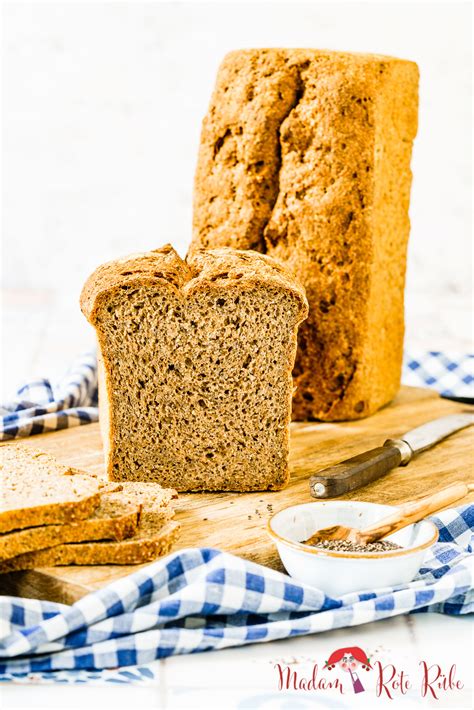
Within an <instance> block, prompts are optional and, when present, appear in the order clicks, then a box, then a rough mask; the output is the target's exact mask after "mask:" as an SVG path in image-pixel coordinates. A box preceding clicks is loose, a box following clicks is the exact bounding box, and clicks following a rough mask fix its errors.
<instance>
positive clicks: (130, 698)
mask: <svg viewBox="0 0 474 710" xmlns="http://www.w3.org/2000/svg"><path fill="white" fill-rule="evenodd" d="M3 326H4V327H3V337H4V342H8V344H9V345H8V348H4V351H3V358H4V362H3V395H2V396H6V395H7V396H11V395H12V394H13V392H14V389H15V387H16V385H17V384H18V381H19V380H21V379H23V378H24V377H31V376H33V377H34V376H44V375H47V376H51V377H53V378H54V377H57V376H60V375H61V374H63V371H64V368H65V366H67V365H68V363H69V362H70V361H71V359H73V358H74V356H75V355H76V354H77V353H78V352H81V351H82V350H85V349H88V348H90V347H91V345H92V344H93V340H92V333H91V331H90V330H89V328H88V327H87V325H85V324H84V321H83V318H82V316H81V314H80V313H79V311H78V309H75V308H73V307H72V306H71V304H70V303H69V302H68V301H67V300H65V301H63V302H59V303H58V302H57V301H56V300H54V299H51V297H50V294H49V293H48V292H47V291H29V290H28V291H14V292H7V293H6V294H5V298H4V309H3ZM472 642H473V626H472V619H470V618H453V617H447V616H442V615H439V614H415V615H408V616H399V617H396V618H394V619H390V620H386V621H380V622H377V623H372V624H367V625H363V626H359V627H355V628H351V629H341V630H337V631H331V632H325V633H321V634H317V635H312V636H306V637H302V638H293V639H288V640H283V641H275V642H271V643H262V644H254V645H250V646H245V647H240V648H235V649H228V650H224V651H218V652H208V653H201V654H195V655H191V656H179V657H173V658H168V659H165V660H162V661H159V662H157V663H156V665H157V668H158V673H157V680H156V681H154V682H153V684H150V685H143V686H138V685H120V686H116V685H113V684H107V685H101V686H99V685H90V686H84V685H80V686H72V685H71V686H66V685H36V684H35V685H21V684H3V685H2V686H0V708H1V709H2V710H9V709H10V708H12V709H13V708H15V709H18V708H29V709H33V708H48V709H51V710H52V709H53V708H61V709H62V710H65V709H66V708H91V710H92V709H93V708H96V707H99V706H103V705H104V704H107V706H108V707H113V708H114V710H121V709H122V708H124V709H125V708H126V709H127V710H129V709H130V708H131V707H137V708H160V709H161V708H163V709H167V710H168V709H171V708H173V709H174V708H190V709H194V708H196V709H197V708H206V709H207V708H219V709H221V708H222V710H231V709H232V708H236V709H239V710H250V709H251V710H253V709H254V708H262V709H263V710H274V709H275V710H276V709H282V710H283V709H284V710H293V708H294V709H295V710H299V709H301V710H303V709H304V708H310V707H321V708H324V707H330V708H345V707H362V708H364V709H365V710H371V708H372V707H373V708H376V707H383V706H384V705H385V706H387V707H391V708H398V707H403V708H405V707H407V708H409V707H418V706H426V707H436V708H471V707H472V667H473V652H472ZM345 646H360V647H361V648H363V649H364V651H365V652H366V653H367V654H368V655H369V656H371V657H372V659H373V660H377V659H378V660H380V661H381V662H382V663H384V664H387V663H393V664H395V665H396V666H397V668H399V669H400V668H403V669H405V670H406V671H407V672H409V674H410V677H412V678H413V681H414V687H413V689H412V690H411V691H410V692H409V693H408V694H407V695H404V696H402V695H399V694H398V695H396V696H395V697H394V699H393V700H388V699H385V700H384V699H383V698H377V697H375V691H374V684H375V677H376V673H375V672H374V671H372V672H369V673H366V672H365V671H360V672H359V675H361V674H363V675H361V679H362V680H363V682H364V686H365V687H366V692H365V693H360V695H354V694H353V693H352V688H350V687H347V693H346V694H345V695H344V696H339V695H336V694H334V693H331V692H329V691H318V692H309V691H296V692H295V691H279V690H278V673H277V670H276V669H275V664H276V663H281V664H283V665H286V664H291V668H297V669H298V672H300V673H301V674H303V673H306V675H307V676H310V674H311V670H312V666H313V664H314V663H318V665H319V667H320V668H321V667H322V665H323V663H324V661H325V660H326V659H327V658H328V656H329V655H330V653H332V652H333V651H334V650H336V649H337V648H339V647H345ZM422 660H426V661H427V662H428V663H429V664H434V663H437V664H439V665H440V666H441V667H442V669H443V671H445V672H446V673H447V672H449V668H450V667H451V665H452V664H456V666H457V677H458V678H460V679H461V680H462V682H463V683H464V688H463V689H462V690H453V691H447V692H445V693H441V694H440V698H439V699H438V700H434V699H430V698H422V697H421V694H420V688H419V677H420V669H419V666H418V664H419V662H420V661H422ZM325 675H326V676H327V675H328V674H327V673H325Z"/></svg>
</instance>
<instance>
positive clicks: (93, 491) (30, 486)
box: [0, 444, 100, 533]
mask: <svg viewBox="0 0 474 710" xmlns="http://www.w3.org/2000/svg"><path fill="white" fill-rule="evenodd" d="M99 500H100V482H99V481H98V480H97V479H96V478H94V477H93V476H88V475H87V474H86V473H84V472H82V471H77V470H76V469H73V468H70V467H68V466H63V465H62V464H59V463H58V462H57V461H56V459H55V458H54V457H53V456H51V455H49V454H46V453H44V452H42V451H36V450H33V449H27V448H25V447H22V446H21V445H10V444H5V445H3V446H0V533H5V532H9V531H11V530H18V529H22V528H29V527H32V526H36V525H49V524H54V523H59V524H63V523H72V522H75V521H78V520H83V519H84V518H87V517H89V516H90V515H92V513H93V512H94V510H95V509H96V508H97V506H98V504H99Z"/></svg>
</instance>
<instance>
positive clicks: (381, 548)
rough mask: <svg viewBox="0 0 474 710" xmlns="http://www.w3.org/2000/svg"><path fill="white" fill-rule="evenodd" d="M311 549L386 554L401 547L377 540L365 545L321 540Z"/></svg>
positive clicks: (345, 541)
mask: <svg viewBox="0 0 474 710" xmlns="http://www.w3.org/2000/svg"><path fill="white" fill-rule="evenodd" d="M311 547H317V548H318V549H322V550H331V551H334V552H387V550H401V545H396V544H395V543H394V542H390V540H377V542H369V543H367V545H361V544H359V543H357V542H350V541H349V540H323V541H321V542H318V544H317V545H311Z"/></svg>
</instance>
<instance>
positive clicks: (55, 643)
mask: <svg viewBox="0 0 474 710" xmlns="http://www.w3.org/2000/svg"><path fill="white" fill-rule="evenodd" d="M432 520H433V522H434V523H435V524H436V525H437V527H438V528H439V531H440V535H439V542H438V543H437V544H436V545H434V546H433V547H431V548H430V549H429V550H428V552H427V555H426V557H425V560H424V562H423V566H422V568H421V569H420V571H419V573H418V575H417V577H416V578H415V580H414V581H413V582H411V583H410V584H404V585H398V586H396V587H393V588H383V589H376V590H372V589H371V590H368V591H366V592H362V593H357V594H355V593H351V594H346V595H344V596H342V597H340V598H332V597H328V596H326V595H325V594H324V593H323V592H322V591H321V590H319V589H317V588H314V587H310V586H308V585H303V584H299V583H297V582H295V580H293V579H292V578H291V577H288V576H287V575H285V574H282V573H280V572H276V571H274V570H271V569H268V568H266V567H262V566H261V565H257V564H255V563H253V562H249V561H247V560H244V559H241V558H239V557H235V556H234V555H230V554H228V553H225V552H220V551H219V550H215V549H211V548H201V549H198V548H196V549H194V548H190V549H185V550H181V551H180V552H177V553H174V554H171V555H168V556H167V557H165V558H163V559H161V560H159V561H157V562H155V563H153V564H151V565H149V566H147V567H145V568H143V569H140V570H139V571H138V572H135V573H134V574H131V575H130V576H128V577H124V578H122V579H120V580H118V581H117V582H114V583H113V584H110V585H109V586H107V587H105V588H103V589H101V590H99V591H96V592H93V593H92V594H89V595H88V596H86V597H84V598H82V599H80V600H79V601H78V602H76V603H75V604H73V605H72V606H66V605H63V604H54V603H51V602H44V601H35V600H31V599H20V598H15V597H3V598H0V618H1V619H2V625H1V637H0V674H3V675H4V676H5V675H8V674H10V679H11V676H12V675H14V674H21V673H38V672H39V673H41V672H52V671H60V670H64V669H66V670H67V669H68V670H84V669H89V670H100V669H107V668H116V667H118V666H119V667H123V666H130V665H134V666H135V665H136V664H147V663H150V662H152V661H154V660H156V659H159V658H165V657H166V656H171V655H175V654H182V653H196V652H200V651H208V650H210V649H221V648H228V647H230V646H241V645H245V644H251V643H262V642H266V641H274V640H276V639H282V638H288V637H292V636H301V635H305V634H314V633H318V632H320V631H328V630H330V629H337V628H341V627H347V626H357V625H359V624H366V623H369V622H372V621H378V620H380V619H386V618H389V617H392V616H396V615H398V614H405V613H408V612H420V611H422V612H440V613H443V614H452V615H460V614H467V613H469V612H472V611H474V593H473V576H474V572H473V564H472V562H473V552H472V545H473V542H474V535H473V530H474V505H468V506H463V507H461V508H457V509H454V508H453V509H450V510H446V511H443V512H442V513H440V514H439V515H438V516H437V517H433V518H432ZM0 679H1V675H0Z"/></svg>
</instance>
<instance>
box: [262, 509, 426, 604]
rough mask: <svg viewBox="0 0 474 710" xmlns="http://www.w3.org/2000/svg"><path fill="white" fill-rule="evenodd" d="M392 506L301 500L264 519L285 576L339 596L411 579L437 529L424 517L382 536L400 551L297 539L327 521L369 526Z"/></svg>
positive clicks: (327, 524)
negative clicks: (340, 547) (345, 548)
mask: <svg viewBox="0 0 474 710" xmlns="http://www.w3.org/2000/svg"><path fill="white" fill-rule="evenodd" d="M393 510H395V507H394V506H391V505H377V504H375V503H361V502H359V501H327V502H320V503H303V504H302V505H293V506H291V507H290V508H285V509H284V510H281V511H280V512H279V513H275V515H273V516H272V517H271V518H270V520H269V521H268V533H269V535H270V537H271V538H272V540H273V541H274V542H275V544H276V546H277V549H278V552H279V554H280V558H281V561H282V562H283V564H284V566H285V568H286V570H287V572H288V574H290V575H291V576H292V577H294V578H295V579H297V580H299V581H300V582H305V583H306V584H310V585H311V586H313V587H318V588H319V589H321V590H322V591H324V592H325V593H326V594H327V595H329V596H332V597H338V596H341V595H342V594H348V593H349V592H361V591H364V590H374V589H377V588H380V587H387V586H392V585H394V584H402V583H406V582H411V581H412V579H413V578H414V577H415V575H416V573H417V572H418V570H419V569H420V567H421V564H422V562H423V558H424V556H425V554H426V550H427V548H428V547H430V546H431V545H433V544H434V543H435V542H436V541H437V539H438V529H437V528H436V526H435V525H434V524H433V523H432V522H430V521H429V520H422V521H421V522H419V523H415V524H414V525H409V526H407V527H406V528H403V530H399V531H398V532H396V533H393V534H392V535H390V536H388V537H387V538H386V539H387V540H391V541H393V542H395V543H397V544H398V545H401V547H402V549H400V550H388V551H386V552H337V551H335V550H322V549H318V548H316V547H311V546H309V545H303V544H302V543H301V540H307V539H308V538H309V537H310V536H311V535H312V534H313V533H314V532H316V530H320V529H321V528H327V527H329V526H331V525H347V526H349V527H353V528H364V527H368V526H369V525H372V524H373V523H375V522H377V521H378V520H381V519H382V518H383V517H385V516H386V515H388V514H389V513H390V512H392V511H393Z"/></svg>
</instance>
